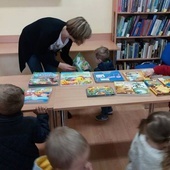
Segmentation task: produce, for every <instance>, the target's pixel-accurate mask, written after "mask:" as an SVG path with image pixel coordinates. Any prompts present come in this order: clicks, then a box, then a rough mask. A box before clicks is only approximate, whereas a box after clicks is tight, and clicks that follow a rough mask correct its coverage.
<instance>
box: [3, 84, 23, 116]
mask: <svg viewBox="0 0 170 170" xmlns="http://www.w3.org/2000/svg"><path fill="white" fill-rule="evenodd" d="M23 105H24V92H23V90H22V89H21V88H20V87H17V86H15V85H12V84H0V113H1V114H2V115H12V114H15V113H17V112H19V111H21V109H22V107H23Z"/></svg>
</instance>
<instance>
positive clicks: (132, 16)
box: [112, 0, 170, 69]
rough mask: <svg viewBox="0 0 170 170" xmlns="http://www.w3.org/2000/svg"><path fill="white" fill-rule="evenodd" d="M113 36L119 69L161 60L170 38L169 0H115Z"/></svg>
mask: <svg viewBox="0 0 170 170" xmlns="http://www.w3.org/2000/svg"><path fill="white" fill-rule="evenodd" d="M112 2H113V20H112V39H113V41H114V42H115V43H116V44H117V46H118V47H119V49H120V50H118V51H117V54H116V67H117V69H131V68H134V67H135V65H136V64H140V63H142V62H149V61H152V62H156V63H159V62H160V57H161V54H162V51H163V49H164V47H165V45H166V44H167V42H168V41H169V39H170V0H113V1H112Z"/></svg>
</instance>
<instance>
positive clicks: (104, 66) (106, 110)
mask: <svg viewBox="0 0 170 170" xmlns="http://www.w3.org/2000/svg"><path fill="white" fill-rule="evenodd" d="M95 57H96V63H97V64H98V66H97V68H95V69H94V71H109V70H114V66H113V61H112V60H110V59H109V58H110V53H109V49H108V48H106V47H99V48H97V49H96V50H95ZM101 110H102V111H101V114H99V115H97V116H96V120H99V121H105V120H107V119H108V115H111V114H112V112H113V110H112V107H111V106H109V107H102V108H101Z"/></svg>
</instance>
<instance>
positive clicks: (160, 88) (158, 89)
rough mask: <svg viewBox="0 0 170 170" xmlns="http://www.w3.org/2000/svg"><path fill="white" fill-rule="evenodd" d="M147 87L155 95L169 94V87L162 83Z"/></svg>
mask: <svg viewBox="0 0 170 170" xmlns="http://www.w3.org/2000/svg"><path fill="white" fill-rule="evenodd" d="M149 89H150V90H151V91H152V92H153V93H154V94H155V95H156V96H160V95H169V94H170V88H168V87H166V86H164V85H163V84H160V85H153V86H150V87H149Z"/></svg>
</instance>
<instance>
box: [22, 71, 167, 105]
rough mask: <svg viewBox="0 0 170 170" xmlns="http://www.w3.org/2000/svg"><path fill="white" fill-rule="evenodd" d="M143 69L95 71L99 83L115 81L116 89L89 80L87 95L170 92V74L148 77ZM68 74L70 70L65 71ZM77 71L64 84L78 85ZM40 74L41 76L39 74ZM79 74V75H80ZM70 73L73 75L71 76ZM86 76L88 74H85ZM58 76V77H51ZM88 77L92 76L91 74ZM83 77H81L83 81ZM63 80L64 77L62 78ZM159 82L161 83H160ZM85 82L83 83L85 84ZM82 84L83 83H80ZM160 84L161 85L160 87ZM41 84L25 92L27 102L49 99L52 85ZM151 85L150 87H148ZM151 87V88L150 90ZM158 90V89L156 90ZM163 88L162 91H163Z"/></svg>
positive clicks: (42, 74)
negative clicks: (95, 84)
mask: <svg viewBox="0 0 170 170" xmlns="http://www.w3.org/2000/svg"><path fill="white" fill-rule="evenodd" d="M144 72H145V70H143V71H130V70H129V71H124V72H122V73H120V72H119V71H118V70H114V71H105V72H94V73H93V76H94V80H95V82H97V83H102V82H113V83H114V87H115V88H114V89H113V88H112V87H110V86H109V85H107V86H106V85H105V86H102V85H100V86H93V85H91V83H92V81H90V82H89V81H87V82H86V83H85V84H86V85H90V86H88V87H87V88H86V94H87V97H94V96H111V95H115V94H130V95H131V94H138V95H146V94H147V95H148V94H150V90H151V91H152V92H153V93H154V94H155V95H164V94H170V76H162V77H160V78H158V79H154V80H152V79H150V78H146V77H145V76H144ZM65 73H66V74H67V73H68V72H65ZM75 73H76V72H73V73H72V74H70V72H69V74H67V76H65V80H66V81H68V82H69V81H70V82H71V83H66V84H65V82H64V85H78V84H77V83H76V84H75V83H72V81H73V79H76V78H77V74H75ZM79 73H80V74H81V76H82V77H83V76H84V75H87V74H86V73H89V72H79ZM38 74H39V76H37V75H38ZM55 74H56V73H50V72H49V73H48V72H44V73H34V75H33V76H34V77H36V78H37V77H38V78H41V79H43V78H44V76H45V77H47V75H48V76H50V75H53V76H54V75H55ZM80 74H79V76H80ZM68 75H72V76H71V77H70V76H69V79H68ZM57 76H58V73H57ZM82 77H81V78H82ZM85 77H86V76H85ZM36 78H35V79H36ZM51 78H56V77H50V79H51ZM88 78H90V79H91V80H92V78H91V76H90V75H89V76H88ZM81 80H82V79H80V81H81ZM61 81H63V79H61ZM153 82H157V83H156V85H157V86H156V85H155V84H154V85H153ZM158 82H159V83H158ZM85 84H84V83H83V85H85ZM43 85H44V84H43ZM79 85H82V84H79ZM158 85H159V87H158ZM40 86H41V84H40V85H39V86H38V87H37V88H29V89H28V90H27V91H26V92H25V103H46V102H48V100H49V97H50V94H51V93H52V87H40ZM148 87H149V88H148ZM149 89H150V90H149ZM156 90H157V91H156ZM161 90H162V91H161Z"/></svg>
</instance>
